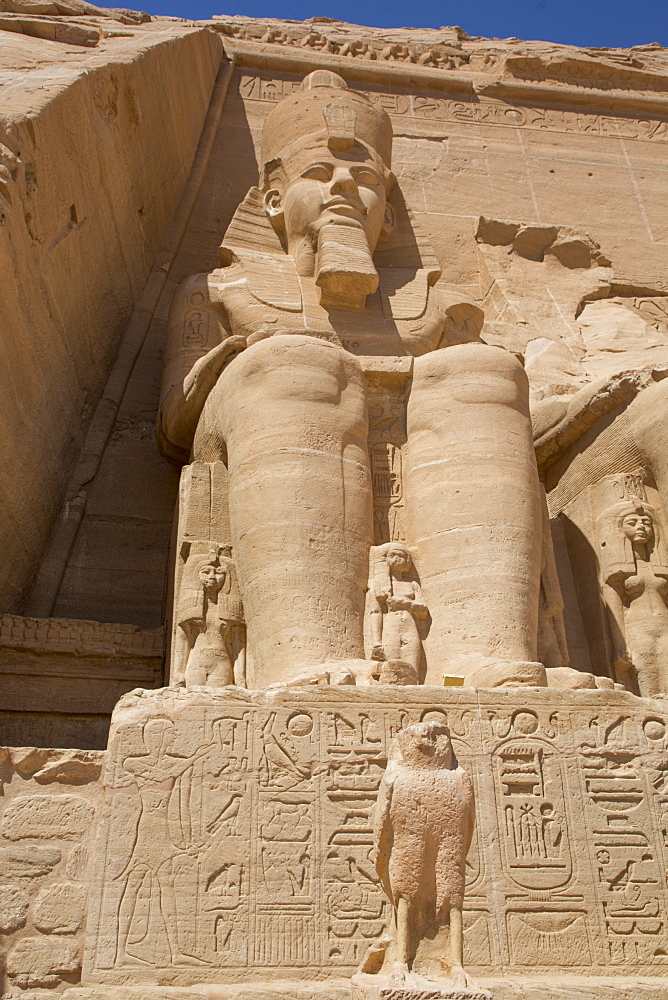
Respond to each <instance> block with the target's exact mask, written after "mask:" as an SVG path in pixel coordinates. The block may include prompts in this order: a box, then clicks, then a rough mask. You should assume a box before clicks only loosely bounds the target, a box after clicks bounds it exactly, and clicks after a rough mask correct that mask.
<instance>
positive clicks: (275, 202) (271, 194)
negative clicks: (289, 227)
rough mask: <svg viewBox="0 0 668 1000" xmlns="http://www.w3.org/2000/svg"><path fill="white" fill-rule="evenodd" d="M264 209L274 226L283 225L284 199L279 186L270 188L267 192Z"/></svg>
mask: <svg viewBox="0 0 668 1000" xmlns="http://www.w3.org/2000/svg"><path fill="white" fill-rule="evenodd" d="M264 210H265V212H266V213H267V215H268V216H269V219H270V220H271V222H272V224H273V225H274V226H282V225H283V199H282V198H281V192H280V191H279V190H278V188H270V189H269V190H268V191H267V193H266V194H265V196H264Z"/></svg>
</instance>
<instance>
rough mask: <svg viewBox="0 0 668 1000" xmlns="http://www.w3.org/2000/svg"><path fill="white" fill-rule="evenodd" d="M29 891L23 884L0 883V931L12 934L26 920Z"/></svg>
mask: <svg viewBox="0 0 668 1000" xmlns="http://www.w3.org/2000/svg"><path fill="white" fill-rule="evenodd" d="M28 902H29V899H28V892H27V889H26V887H25V886H23V885H0V931H2V933H3V934H11V933H12V931H16V930H18V929H19V927H23V925H24V924H25V922H26V914H27V912H28Z"/></svg>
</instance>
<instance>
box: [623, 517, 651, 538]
mask: <svg viewBox="0 0 668 1000" xmlns="http://www.w3.org/2000/svg"><path fill="white" fill-rule="evenodd" d="M622 531H623V532H624V534H625V535H626V537H627V538H628V539H629V540H630V541H631V542H638V543H640V544H641V545H646V544H647V542H650V541H651V540H652V537H653V535H654V527H653V525H652V518H651V517H650V516H649V514H641V513H636V514H627V515H626V517H625V518H624V519H623V520H622Z"/></svg>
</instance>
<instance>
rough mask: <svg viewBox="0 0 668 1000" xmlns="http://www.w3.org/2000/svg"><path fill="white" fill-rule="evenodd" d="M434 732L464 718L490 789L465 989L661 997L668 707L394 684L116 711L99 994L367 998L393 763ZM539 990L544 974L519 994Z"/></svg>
mask: <svg viewBox="0 0 668 1000" xmlns="http://www.w3.org/2000/svg"><path fill="white" fill-rule="evenodd" d="M432 720H433V721H441V722H445V723H447V725H448V727H449V729H450V731H451V733H452V739H453V745H454V749H455V752H456V755H457V757H458V759H459V761H460V763H461V764H462V766H463V767H464V768H465V769H466V770H467V772H468V773H469V775H470V776H471V778H472V781H473V783H474V787H475V796H476V812H477V821H476V828H475V833H474V839H473V843H472V846H471V850H470V852H469V856H468V859H467V885H466V896H465V900H464V911H463V920H464V965H465V968H466V969H467V971H469V972H470V973H471V975H473V976H474V977H475V978H476V979H477V980H478V981H479V982H481V983H484V986H485V988H488V987H491V989H492V990H493V992H494V998H495V1000H506V998H508V1000H511V998H512V1000H514V998H515V997H519V996H522V998H523V1000H527V998H529V997H531V998H534V997H535V998H536V1000H546V998H547V997H549V998H553V997H554V998H555V1000H562V998H563V1000H572V998H574V997H577V998H578V1000H579V998H580V997H582V998H583V1000H584V998H585V997H586V998H587V1000H589V998H590V997H592V996H595V995H596V989H597V987H596V986H595V983H596V978H595V977H597V976H599V977H601V976H605V977H606V988H608V986H609V985H610V984H611V983H612V984H613V985H614V989H612V988H611V989H609V990H608V993H605V991H603V992H601V993H599V995H601V996H602V995H604V994H605V996H606V1000H607V998H608V996H609V997H610V1000H617V998H619V1000H627V998H628V997H632V998H633V1000H640V998H641V997H642V998H645V997H647V998H648V1000H650V998H651V1000H654V998H656V1000H658V998H659V997H661V998H663V997H665V996H666V995H667V994H666V992H665V983H666V980H665V979H663V980H660V977H662V976H663V977H667V976H668V957H667V956H668V925H667V922H666V918H665V913H666V910H667V908H668V886H667V885H666V868H667V867H668V855H667V854H666V852H667V850H668V849H667V847H666V844H667V843H668V841H665V840H664V830H666V829H667V828H668V827H667V824H668V711H667V708H666V703H665V701H661V700H650V699H643V698H638V697H635V696H634V695H631V694H628V693H627V692H623V691H609V690H581V691H579V690H576V691H574V690H563V691H556V690H554V689H549V688H534V689H531V688H523V689H522V691H521V694H520V692H518V691H517V690H513V689H507V688H499V689H494V690H477V691H475V690H473V689H472V688H465V687H459V688H443V687H441V688H439V687H426V686H415V687H397V686H393V685H378V686H376V687H367V688H359V687H329V686H326V687H319V686H315V687H314V686H308V687H295V688H286V689H279V690H273V691H245V690H243V689H240V688H234V687H228V688H222V689H220V690H218V691H211V690H206V689H203V688H200V689H192V690H185V689H183V688H176V687H172V688H164V689H160V690H156V691H142V690H137V691H134V692H131V693H130V694H127V695H125V696H124V697H123V698H122V699H121V700H120V702H119V703H118V705H117V707H116V709H115V711H114V716H113V720H112V726H111V734H110V740H109V749H108V751H107V754H106V764H105V770H104V778H103V788H102V790H101V791H102V797H103V803H102V805H101V808H100V809H99V815H100V825H99V829H98V834H97V840H96V845H95V862H94V866H93V872H92V878H91V892H90V902H89V908H88V920H87V925H86V941H85V947H84V965H83V971H82V981H83V983H84V984H86V989H88V990H89V991H90V990H94V993H90V997H91V1000H92V998H93V996H94V998H95V1000H98V996H100V997H101V996H102V995H105V996H106V994H107V992H109V997H110V1000H112V998H113V996H114V990H113V988H114V987H116V988H121V990H122V992H123V998H122V1000H128V998H129V997H130V996H134V995H135V994H134V993H131V991H132V990H136V989H137V988H138V989H139V991H140V994H141V998H142V1000H148V998H149V997H150V996H152V992H153V990H154V988H156V987H157V988H158V989H160V990H162V991H163V992H162V993H161V994H160V998H166V997H167V996H168V994H167V992H165V991H166V989H167V988H169V987H171V988H181V989H183V988H191V989H195V991H196V992H197V993H198V995H199V993H201V992H202V991H205V992H206V996H207V997H208V998H209V1000H219V998H220V1000H223V998H224V1000H227V997H228V996H229V997H230V1000H238V998H242V997H243V998H244V1000H246V998H248V1000H251V998H252V1000H255V998H256V997H262V1000H264V998H269V997H271V996H274V995H275V996H277V997H281V996H285V997H289V998H290V1000H294V998H299V1000H316V998H323V997H326V998H327V1000H330V996H331V998H332V1000H339V996H340V997H341V1000H348V998H349V996H350V981H351V977H352V976H354V975H355V974H356V973H357V971H358V969H359V967H360V963H361V962H362V960H363V958H364V955H365V953H366V952H367V950H368V948H369V946H370V945H372V944H373V943H374V942H375V941H380V940H381V939H382V937H383V935H385V934H386V933H387V927H388V924H389V922H390V916H391V915H390V913H389V912H388V905H387V903H386V900H385V896H384V893H383V891H382V889H381V888H380V886H379V884H378V880H377V876H376V873H375V868H374V863H373V860H372V857H371V850H372V847H373V824H372V814H373V809H374V805H375V801H376V796H377V790H378V787H379V784H380V780H381V778H382V775H383V772H384V769H385V766H386V761H387V746H388V745H389V742H390V740H392V739H393V738H394V736H396V734H397V733H398V732H399V731H400V730H402V729H404V728H405V727H407V726H409V725H412V724H413V723H416V722H423V721H432ZM611 969H614V972H615V976H614V978H613V977H611V975H610V970H611ZM565 976H567V977H576V978H577V979H578V983H580V985H579V986H578V988H577V990H575V989H574V990H573V991H572V992H570V993H569V992H568V990H566V989H565V988H562V984H563V982H564V981H565V978H564V977H565ZM502 977H509V979H508V980H506V979H505V978H502ZM526 977H544V978H543V979H541V980H540V983H541V984H542V985H540V987H539V986H535V987H534V986H531V988H530V989H529V987H526V989H525V987H524V986H522V990H524V992H522V991H519V988H518V991H516V992H515V993H513V992H512V990H510V986H506V985H505V984H506V983H507V982H508V983H511V982H512V983H515V982H520V981H521V982H522V983H525V982H528V981H529V980H528V979H527V978H526ZM638 977H644V978H643V979H642V982H643V986H642V989H640V987H639V986H638V985H637V984H639V983H640V981H641V980H640V979H639V978H638ZM651 977H656V978H655V979H654V981H652V978H651ZM659 981H661V982H662V983H663V989H664V992H663V994H661V993H660V992H656V991H654V992H653V990H654V985H653V984H654V983H655V982H659ZM296 982H300V983H301V988H300V990H299V991H296V990H294V989H293V988H292V986H288V985H287V984H288V983H289V984H294V983H296ZM335 982H339V983H341V982H343V983H347V985H346V987H345V991H344V992H343V993H340V994H339V993H338V992H336V989H335V987H334V985H333V984H334V983H335ZM532 982H533V980H532ZM536 982H538V980H536ZM94 984H97V986H95V985H94ZM205 984H210V985H206V986H205ZM220 984H234V985H229V986H227V985H226V986H224V987H223V986H222V985H220ZM258 984H262V986H259V985H258ZM266 984H271V988H268V987H267V985H266ZM624 984H626V985H624ZM547 986H549V989H547V988H546V987H547ZM630 986H632V987H633V988H632V990H631V992H629V987H630ZM617 987H619V988H617ZM107 988H112V989H109V990H107ZM341 988H343V987H341ZM337 989H338V987H337ZM513 989H514V987H513ZM225 990H228V991H230V992H229V993H225V992H224V991H225ZM509 990H510V992H509ZM527 990H528V992H527ZM578 990H579V991H580V992H578ZM323 991H324V992H323ZM328 991H329V992H328ZM625 991H626V992H625ZM68 993H69V991H68ZM444 995H447V994H442V993H441V994H438V996H444ZM179 996H180V994H179ZM378 996H379V997H380V993H378ZM75 997H76V994H74V993H73V994H72V996H71V1000H75ZM81 1000H84V996H83V995H81ZM119 1000H120V995H119ZM156 1000H158V998H157V997H156ZM184 1000H185V997H184Z"/></svg>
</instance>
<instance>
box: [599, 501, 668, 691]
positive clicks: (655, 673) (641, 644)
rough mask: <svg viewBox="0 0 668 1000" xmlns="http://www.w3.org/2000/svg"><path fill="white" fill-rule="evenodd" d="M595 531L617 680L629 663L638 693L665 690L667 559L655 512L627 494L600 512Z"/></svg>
mask: <svg viewBox="0 0 668 1000" xmlns="http://www.w3.org/2000/svg"><path fill="white" fill-rule="evenodd" d="M598 533H599V541H600V560H601V586H602V591H603V599H604V601H605V603H606V605H607V608H608V611H609V616H610V624H611V630H612V635H613V646H614V650H613V658H614V664H615V668H616V670H617V672H618V675H619V679H621V675H622V674H623V673H624V672H627V673H628V672H629V670H631V669H633V668H635V672H636V676H637V684H638V690H639V693H640V694H641V695H642V696H644V697H653V696H654V695H657V694H662V693H663V694H665V693H668V607H667V606H666V600H667V599H668V558H667V557H666V551H665V545H664V543H663V540H662V538H661V533H660V526H659V519H658V516H657V512H656V511H655V510H654V508H653V507H652V506H650V504H648V503H647V501H645V500H641V499H640V498H639V497H637V496H634V497H631V498H630V499H628V500H625V501H624V502H622V503H618V504H614V506H612V507H609V508H608V509H607V510H606V511H604V513H603V514H602V515H601V517H600V518H599V522H598Z"/></svg>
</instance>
